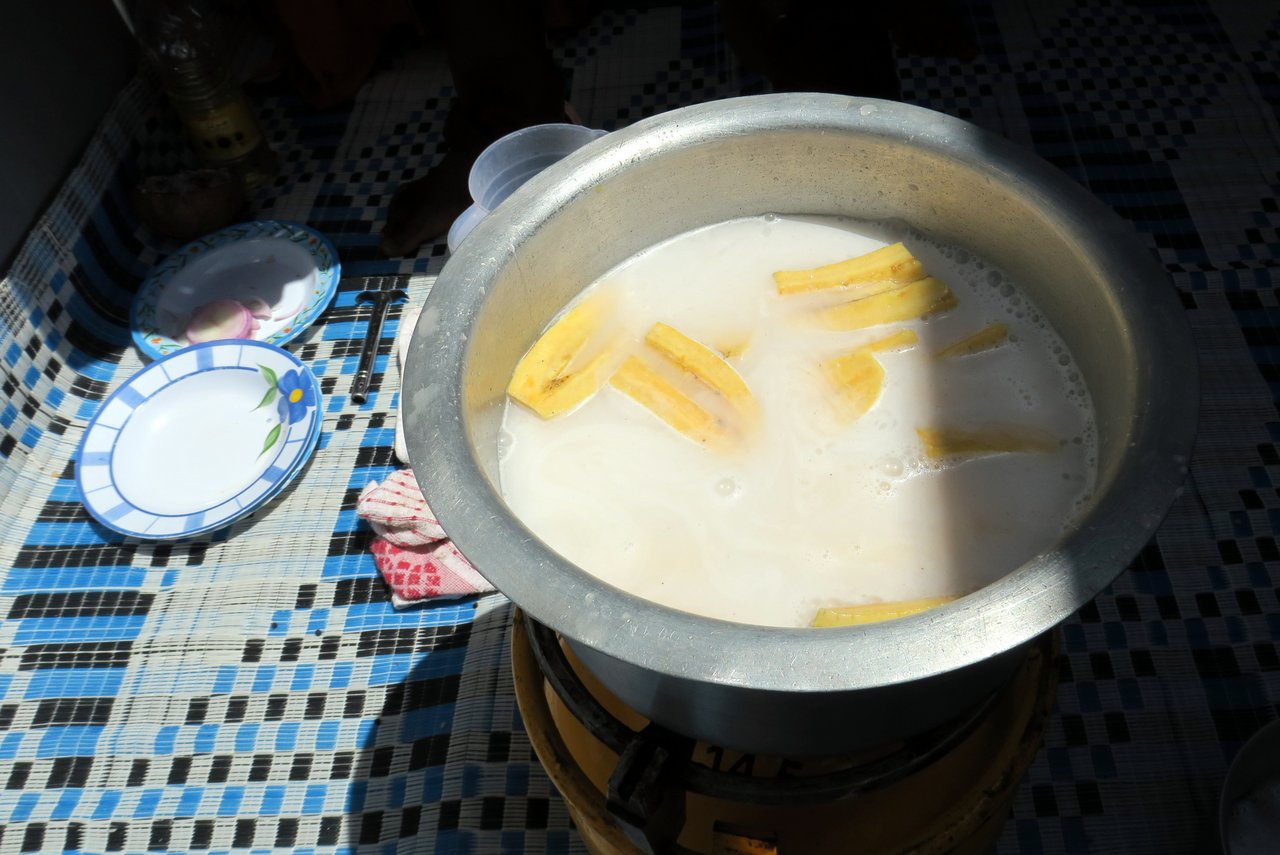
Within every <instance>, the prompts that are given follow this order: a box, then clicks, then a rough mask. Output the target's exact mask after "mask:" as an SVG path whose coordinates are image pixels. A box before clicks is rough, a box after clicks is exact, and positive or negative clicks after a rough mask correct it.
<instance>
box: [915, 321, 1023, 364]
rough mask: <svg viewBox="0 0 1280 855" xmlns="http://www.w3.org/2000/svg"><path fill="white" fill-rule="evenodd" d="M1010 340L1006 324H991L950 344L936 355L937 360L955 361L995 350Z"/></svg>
mask: <svg viewBox="0 0 1280 855" xmlns="http://www.w3.org/2000/svg"><path fill="white" fill-rule="evenodd" d="M1008 340H1009V327H1008V326H1007V325H1006V324H991V325H990V326H987V327H983V328H982V329H980V330H978V331H977V332H976V333H974V334H973V335H971V336H967V337H966V338H962V339H960V340H959V341H957V342H955V343H953V344H949V345H947V346H946V347H944V348H943V349H942V350H940V351H938V352H937V353H935V354H934V355H933V356H934V358H935V359H954V358H955V357H957V356H972V355H973V354H975V353H982V352H983V351H987V350H995V349H996V348H997V347H999V346H1000V345H1002V344H1004V343H1005V342H1007V341H1008Z"/></svg>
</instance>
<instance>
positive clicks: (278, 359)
mask: <svg viewBox="0 0 1280 855" xmlns="http://www.w3.org/2000/svg"><path fill="white" fill-rule="evenodd" d="M323 416H324V414H323V407H322V399H321V395H320V384H319V382H318V381H317V380H316V377H315V375H314V374H313V373H312V372H311V370H310V369H309V368H307V366H306V365H304V364H303V363H302V362H301V361H299V360H298V359H297V357H295V356H293V354H291V353H288V352H287V351H284V350H282V349H281V348H278V347H276V346H274V345H270V344H266V343H263V342H257V341H249V340H239V339H232V340H226V341H215V342H208V343H204V344H195V345H191V346H189V347H185V348H183V349H182V350H179V351H177V352H175V353H171V354H169V355H168V356H165V357H162V358H161V359H158V360H156V361H155V362H152V363H151V364H150V365H147V366H145V367H144V368H143V369H142V370H140V371H139V372H138V373H136V374H134V375H133V376H132V377H130V378H129V379H128V380H127V381H125V383H124V384H123V385H122V386H120V388H118V389H116V391H115V392H113V393H112V394H111V396H110V397H108V398H107V399H106V401H104V402H103V404H102V406H101V407H100V408H99V409H98V412H97V413H96V414H95V415H94V417H93V419H92V420H91V421H90V422H89V426H88V427H87V428H86V429H85V432H84V436H83V437H81V440H80V447H79V449H78V451H77V453H76V487H77V488H78V489H79V491H80V497H81V501H82V502H83V503H84V506H85V509H86V510H87V511H88V512H89V514H90V516H92V517H93V518H94V519H95V520H97V521H98V522H100V523H101V524H102V525H104V526H106V527H107V528H109V529H111V530H113V531H116V532H119V533H121V534H124V535H128V536H130V537H138V538H146V539H153V540H154V539H160V540H170V539H174V540H176V539H181V538H187V537H195V536H196V535H200V534H206V533H208V532H212V531H217V530H218V529H220V528H223V527H225V526H227V525H230V524H231V523H232V522H234V521H236V520H237V519H239V518H241V517H243V516H244V515H245V514H248V513H251V512H252V511H254V510H256V509H257V508H259V507H261V506H262V504H263V503H265V502H266V501H268V500H269V499H271V498H272V497H274V496H275V495H276V494H277V493H279V492H280V490H281V489H283V487H284V486H285V485H286V484H288V483H289V482H290V481H291V480H292V479H293V477H294V476H295V475H296V474H297V473H298V470H299V469H301V468H302V464H303V463H304V462H306V460H307V458H308V457H310V456H311V453H312V452H313V451H314V450H315V448H316V444H317V442H318V441H319V439H320V425H321V422H322V420H323Z"/></svg>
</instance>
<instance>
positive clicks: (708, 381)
mask: <svg viewBox="0 0 1280 855" xmlns="http://www.w3.org/2000/svg"><path fill="white" fill-rule="evenodd" d="M644 343H645V344H647V345H649V347H652V348H653V349H654V350H656V351H658V353H660V354H662V355H663V356H664V357H666V358H667V360H668V361H670V362H671V363H672V364H673V365H675V366H676V367H677V368H679V369H681V370H682V371H687V372H689V373H690V374H692V375H693V376H694V377H696V378H698V380H699V381H700V382H701V383H703V384H704V385H705V386H707V387H708V388H710V389H711V390H712V391H714V392H716V393H717V394H719V395H721V396H723V397H724V399H725V400H726V401H728V402H729V404H730V405H732V407H733V408H734V410H736V411H737V412H738V413H740V414H741V415H743V416H746V417H748V418H754V417H755V414H756V399H755V397H754V396H753V395H752V394H751V389H750V388H748V386H747V383H746V381H745V380H743V379H742V377H741V376H740V375H739V374H738V372H737V371H734V370H733V367H732V366H731V365H729V363H728V362H725V360H724V359H723V358H721V357H720V355H719V354H717V353H716V352H715V351H714V350H712V349H711V348H709V347H707V346H706V345H704V344H702V343H701V342H698V341H694V340H693V339H691V338H689V337H688V336H687V335H685V334H684V333H682V332H680V330H678V329H676V328H675V327H672V326H668V325H667V324H664V323H661V322H659V323H656V324H654V325H653V327H652V328H651V329H650V330H649V332H648V333H647V334H646V335H645V337H644Z"/></svg>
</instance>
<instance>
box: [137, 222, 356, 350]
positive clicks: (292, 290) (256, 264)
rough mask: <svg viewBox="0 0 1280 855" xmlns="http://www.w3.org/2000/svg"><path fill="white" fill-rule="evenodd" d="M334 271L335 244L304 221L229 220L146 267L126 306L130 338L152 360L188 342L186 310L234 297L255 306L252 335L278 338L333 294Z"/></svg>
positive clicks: (286, 338) (289, 334) (305, 321)
mask: <svg viewBox="0 0 1280 855" xmlns="http://www.w3.org/2000/svg"><path fill="white" fill-rule="evenodd" d="M340 272H341V265H339V264H338V255H337V253H336V252H334V249H333V244H331V243H329V240H328V239H327V238H326V237H324V235H322V234H320V233H319V232H316V231H313V230H311V229H309V228H307V227H306V226H302V225H298V224H297V223H288V222H284V221H280V220H255V221H253V222H249V223H241V224H240V225H236V226H228V227H227V228H225V229H222V230H221V231H216V232H214V233H212V234H208V235H205V236H204V237H202V238H199V239H198V240H194V241H192V242H191V243H189V244H187V245H186V246H184V247H182V248H181V249H179V250H178V251H177V252H175V253H173V254H172V255H170V256H169V257H168V258H166V259H165V260H164V261H162V262H160V263H159V264H157V265H156V266H155V267H153V268H152V269H151V272H150V273H148V274H147V278H146V279H145V280H143V283H142V285H141V286H139V288H138V294H137V296H136V297H135V298H134V300H133V306H132V308H131V310H130V313H129V326H130V328H131V330H132V332H133V343H134V344H136V345H137V346H138V349H139V350H141V351H142V353H143V355H144V356H146V357H149V358H151V359H158V358H160V357H161V356H165V355H166V354H170V353H173V352H175V351H177V350H181V349H182V348H184V347H188V346H190V345H191V343H192V342H191V341H189V340H188V338H187V334H186V330H187V324H188V323H189V322H190V320H191V316H192V314H193V313H194V312H195V311H196V310H197V309H199V308H200V307H201V306H204V305H206V304H208V303H211V302H213V301H214V300H220V299H232V300H237V301H239V302H240V303H242V304H246V305H249V304H252V306H253V308H254V309H255V313H256V314H257V315H258V318H256V322H257V324H258V325H259V328H258V329H257V330H256V331H255V332H254V333H253V339H254V340H257V341H265V342H267V343H269V344H278V345H284V344H285V343H286V342H290V341H292V340H293V339H295V338H297V336H298V335H299V334H300V333H301V332H302V331H303V330H304V329H306V328H307V327H308V326H309V325H310V324H311V323H312V322H313V321H314V320H315V319H316V318H317V317H319V316H320V313H321V312H323V311H324V310H325V308H326V307H327V306H328V305H329V303H330V302H331V301H332V300H333V295H334V294H335V293H336V292H337V290H338V279H339V276H340Z"/></svg>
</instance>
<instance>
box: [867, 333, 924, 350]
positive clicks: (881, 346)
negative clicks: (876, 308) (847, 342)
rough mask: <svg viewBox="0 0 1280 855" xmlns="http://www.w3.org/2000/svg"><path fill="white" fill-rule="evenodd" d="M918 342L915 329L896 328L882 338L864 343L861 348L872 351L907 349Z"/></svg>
mask: <svg viewBox="0 0 1280 855" xmlns="http://www.w3.org/2000/svg"><path fill="white" fill-rule="evenodd" d="M919 342H920V337H919V336H917V335H916V333H915V330H898V331H897V332H895V333H889V335H887V336H885V337H884V338H878V339H876V340H875V341H873V342H871V343H870V344H864V345H863V346H862V349H863V350H869V351H871V352H872V353H883V352H885V351H888V350H908V349H910V348H912V347H915V346H916V345H917V344H919Z"/></svg>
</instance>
